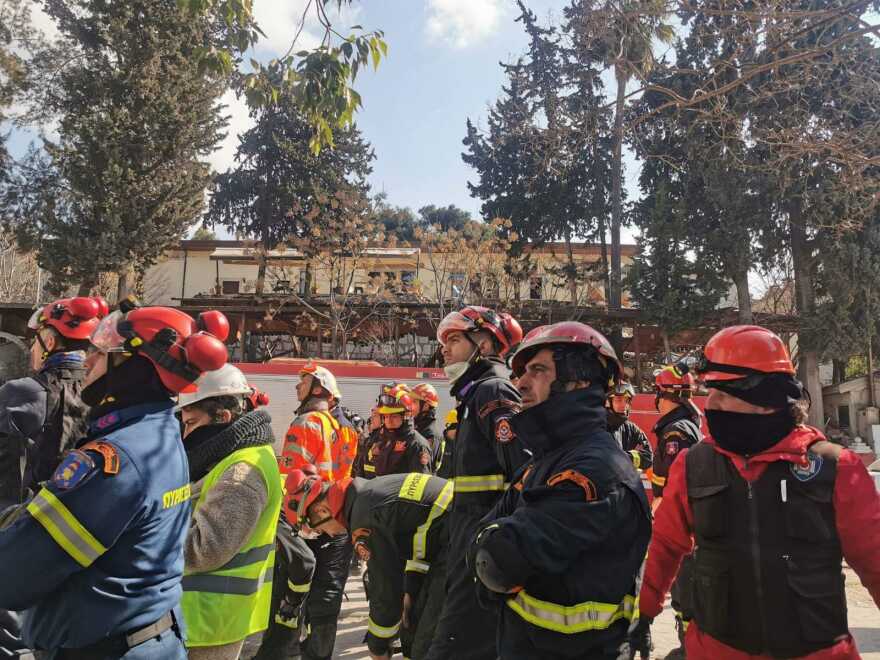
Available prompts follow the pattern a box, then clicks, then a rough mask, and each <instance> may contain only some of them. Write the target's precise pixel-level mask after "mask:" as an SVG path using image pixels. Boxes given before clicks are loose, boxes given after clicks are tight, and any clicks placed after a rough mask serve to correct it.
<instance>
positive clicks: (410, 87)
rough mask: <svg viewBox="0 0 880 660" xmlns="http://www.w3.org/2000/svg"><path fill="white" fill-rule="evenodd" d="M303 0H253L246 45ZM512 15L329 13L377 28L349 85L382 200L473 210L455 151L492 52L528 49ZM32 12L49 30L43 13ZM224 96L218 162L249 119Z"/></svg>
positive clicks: (288, 30) (289, 19)
mask: <svg viewBox="0 0 880 660" xmlns="http://www.w3.org/2000/svg"><path fill="white" fill-rule="evenodd" d="M306 4H307V0H255V13H256V17H257V20H258V21H259V23H260V25H261V27H262V28H263V30H264V32H265V33H266V37H267V38H266V40H265V42H264V43H263V44H261V45H260V46H259V47H258V49H257V51H256V52H255V53H251V54H249V55H250V56H255V57H256V58H257V59H260V60H268V59H271V58H272V57H277V56H280V55H281V54H283V53H285V52H286V51H287V49H288V47H289V46H290V41H291V39H292V38H293V35H294V34H295V32H296V30H297V28H298V26H299V22H300V19H301V17H302V11H303V7H304V6H305V5H306ZM526 4H527V5H528V6H529V7H530V8H531V9H532V10H533V11H534V12H535V13H536V14H537V15H538V16H539V18H541V19H547V18H550V17H552V18H554V19H555V20H556V21H558V20H559V19H561V14H562V8H563V7H564V6H565V5H566V4H567V2H565V0H527V3H526ZM516 15H517V8H516V4H515V3H514V2H513V0H356V2H355V3H354V4H353V6H352V8H351V9H347V10H345V12H344V15H343V16H341V17H336V19H337V24H338V25H339V26H340V27H341V28H345V27H347V26H351V25H354V24H360V25H362V26H363V27H364V28H366V29H382V30H384V31H385V36H386V41H387V42H388V45H389V57H388V59H387V60H385V61H384V62H383V63H382V65H381V66H380V67H379V70H378V71H376V72H373V71H372V70H368V71H364V72H363V73H362V74H361V76H360V77H359V78H358V81H357V83H356V88H357V89H358V91H359V92H360V93H361V95H362V97H363V99H364V109H363V110H362V111H361V112H360V113H359V114H358V116H357V122H358V125H359V127H360V128H361V130H362V131H363V133H364V135H365V136H366V138H367V139H368V140H369V141H370V142H371V143H372V145H373V147H374V148H375V151H376V161H375V162H374V172H373V176H372V184H373V188H374V191H376V192H381V191H384V192H386V193H387V194H388V198H389V202H390V203H392V204H395V205H399V206H409V207H411V208H413V209H414V210H415V209H418V208H419V207H421V206H424V205H426V204H436V205H444V206H445V205H447V204H456V205H457V206H460V207H462V208H464V209H466V210H468V211H470V212H472V213H473V214H474V215H475V216H476V215H478V213H479V202H478V200H475V199H472V198H471V197H470V195H469V193H468V189H467V181H468V180H469V179H470V180H473V178H474V172H473V170H471V169H470V168H469V167H467V166H466V165H465V164H464V163H463V162H462V160H461V152H462V149H463V145H462V143H461V141H462V138H463V137H464V135H465V121H466V120H467V118H471V119H472V120H474V121H476V122H478V123H481V122H482V123H484V121H485V117H486V114H487V108H488V107H489V106H490V105H491V104H492V103H494V101H495V100H496V99H497V98H498V96H499V94H500V91H501V85H502V84H503V83H504V75H503V72H502V70H501V67H500V66H499V62H500V61H504V62H509V61H512V60H513V59H515V58H516V57H517V56H518V55H520V54H522V53H523V52H524V51H525V49H526V45H527V44H526V36H525V32H524V31H523V29H522V26H521V25H520V24H519V23H516V22H515V21H514V19H515V18H516ZM36 21H37V23H38V24H39V25H41V26H42V27H44V29H47V30H51V24H50V22H49V21H48V19H46V18H45V16H39V15H38V16H37V17H36ZM340 32H343V33H345V32H346V30H345V29H340ZM318 35H319V32H318V30H317V28H316V24H315V22H313V21H311V20H309V21H307V23H306V29H305V31H304V33H303V35H302V36H301V38H300V42H299V43H298V48H297V49H301V48H307V47H310V46H313V45H314V44H315V43H316V41H317V37H318ZM608 91H609V94H613V91H614V90H613V89H609V90H608ZM224 102H225V103H227V105H228V110H227V112H228V113H229V114H230V134H229V136H228V137H227V139H226V141H225V142H224V144H223V145H222V147H221V148H220V149H219V150H218V151H217V152H216V153H215V154H214V155H213V156H212V158H211V161H212V164H213V165H214V167H215V169H217V170H218V171H224V170H225V169H226V168H227V167H229V166H230V165H231V164H232V162H233V158H232V157H233V154H234V150H235V145H236V136H237V134H238V133H239V132H241V131H243V130H246V129H247V127H248V126H249V125H250V121H249V119H248V117H247V110H246V108H245V106H244V104H243V102H240V101H238V100H236V99H235V97H234V95H232V94H227V95H226V96H225V97H224ZM27 140H28V137H27V136H24V135H14V136H13V137H12V144H11V147H12V151H13V152H14V153H15V152H20V151H21V150H22V149H23V147H24V145H25V144H26V142H27ZM629 169H630V171H631V172H630V177H629V178H630V179H631V178H632V170H633V168H632V166H631V165H630V167H629ZM629 238H630V237H629V235H625V240H626V239H629Z"/></svg>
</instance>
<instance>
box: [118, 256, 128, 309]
mask: <svg viewBox="0 0 880 660" xmlns="http://www.w3.org/2000/svg"><path fill="white" fill-rule="evenodd" d="M116 276H117V278H118V281H117V283H116V304H117V305H118V304H119V303H120V302H122V301H123V300H125V299H126V298H128V296H129V295H130V294H131V282H130V278H131V268H129V267H128V266H124V267H122V268H120V269H119V272H118V273H117V274H116Z"/></svg>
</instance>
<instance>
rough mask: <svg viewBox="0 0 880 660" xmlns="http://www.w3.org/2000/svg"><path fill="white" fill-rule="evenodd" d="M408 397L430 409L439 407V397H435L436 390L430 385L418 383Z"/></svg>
mask: <svg viewBox="0 0 880 660" xmlns="http://www.w3.org/2000/svg"><path fill="white" fill-rule="evenodd" d="M409 394H410V396H411V397H412V398H413V399H415V400H416V401H424V402H425V403H427V404H428V405H429V406H431V407H432V408H436V407H437V406H438V405H440V397H439V396H437V389H436V388H435V387H434V386H433V385H431V383H419V384H418V385H416V386H415V387H414V388H412V390H410V393H409Z"/></svg>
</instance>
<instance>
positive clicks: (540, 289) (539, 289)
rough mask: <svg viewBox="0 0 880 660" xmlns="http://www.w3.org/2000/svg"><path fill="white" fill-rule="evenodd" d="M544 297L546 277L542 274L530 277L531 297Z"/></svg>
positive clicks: (537, 298)
mask: <svg viewBox="0 0 880 660" xmlns="http://www.w3.org/2000/svg"><path fill="white" fill-rule="evenodd" d="M543 297H544V278H543V277H541V276H540V275H539V276H537V277H530V278H529V299H530V300H541V299H542V298H543Z"/></svg>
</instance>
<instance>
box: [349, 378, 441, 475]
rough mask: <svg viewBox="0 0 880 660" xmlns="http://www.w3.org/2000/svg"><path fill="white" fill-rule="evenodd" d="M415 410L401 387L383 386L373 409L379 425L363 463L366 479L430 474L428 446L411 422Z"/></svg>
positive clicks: (406, 392) (406, 390)
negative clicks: (395, 475) (378, 419)
mask: <svg viewBox="0 0 880 660" xmlns="http://www.w3.org/2000/svg"><path fill="white" fill-rule="evenodd" d="M415 407H416V406H415V402H414V401H413V400H412V398H411V397H410V393H409V390H408V389H407V387H406V386H405V385H402V384H389V385H385V386H383V389H382V393H381V394H380V395H379V400H378V401H377V407H376V412H377V413H378V415H379V418H380V420H381V426H380V427H379V429H378V430H377V431H376V433H375V435H374V437H373V439H372V441H371V443H370V445H369V447H368V449H367V457H366V460H365V462H364V471H365V472H366V473H367V474H368V475H369V476H370V477H383V476H386V475H389V474H401V473H407V472H424V473H426V474H427V473H430V472H433V464H432V451H431V446H430V445H429V444H428V441H427V440H425V438H423V437H422V435H421V434H420V433H419V432H418V431H416V429H415V425H414V423H413V413H412V411H413V410H414V409H415Z"/></svg>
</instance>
